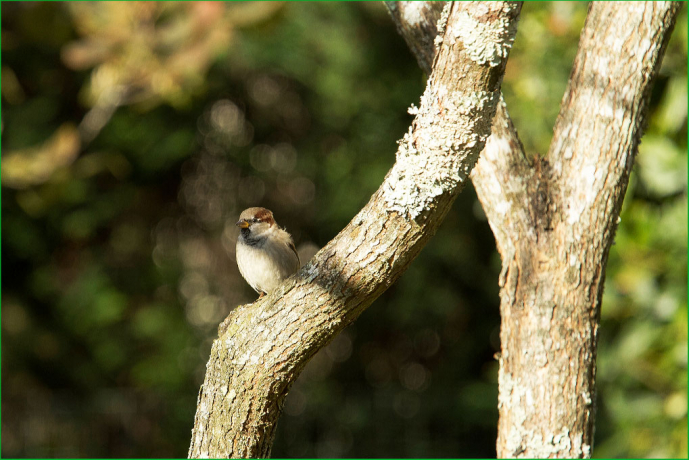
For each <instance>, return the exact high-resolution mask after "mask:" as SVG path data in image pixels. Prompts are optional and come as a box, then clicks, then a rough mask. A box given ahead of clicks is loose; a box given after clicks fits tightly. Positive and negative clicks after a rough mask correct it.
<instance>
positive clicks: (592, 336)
mask: <svg viewBox="0 0 689 460" xmlns="http://www.w3.org/2000/svg"><path fill="white" fill-rule="evenodd" d="M417 8H418V6H417ZM679 8H680V4H679V2H674V3H669V2H668V3H654V2H645V3H617V2H613V3H593V4H592V5H591V6H590V8H589V14H588V16H587V20H586V24H585V26H584V29H583V31H582V33H581V40H580V44H579V51H578V54H577V57H576V60H575V62H574V66H573V70H572V73H571V76H570V81H569V85H568V88H567V91H566V93H565V96H564V99H563V102H562V106H561V111H560V114H559V117H558V119H557V122H556V125H555V129H554V137H553V140H552V143H551V146H550V149H549V151H548V153H547V155H546V156H545V157H544V158H539V157H535V158H533V159H532V160H528V159H527V158H526V157H525V156H524V154H523V152H522V149H521V146H520V143H519V141H518V139H517V138H516V135H515V133H514V130H513V129H512V128H511V124H510V121H509V118H508V117H507V116H506V112H505V114H503V115H505V116H503V115H501V114H500V111H498V114H497V115H496V118H495V120H494V124H493V134H492V135H491V137H490V138H489V140H488V142H487V144H486V148H485V149H484V152H483V153H482V154H481V157H480V160H479V162H478V164H477V166H476V168H475V169H474V171H473V173H472V181H473V183H474V186H475V188H476V191H477V194H478V196H479V199H480V200H481V203H482V205H483V208H484V210H485V212H486V215H487V217H488V220H489V223H490V225H491V228H492V229H493V232H494V234H495V238H496V243H497V246H498V250H499V252H500V254H501V256H502V261H503V272H502V274H501V276H500V280H499V282H500V286H501V291H500V310H501V316H502V324H501V333H500V339H501V347H502V351H501V354H500V358H499V360H500V372H499V378H498V383H499V400H498V407H499V411H500V421H499V426H498V440H497V453H498V457H532V458H544V457H590V455H591V449H592V441H593V422H594V415H595V373H596V350H597V337H598V325H599V316H600V303H601V297H602V292H603V281H604V276H605V265H606V262H607V257H608V253H609V250H610V246H611V244H612V241H613V237H614V234H615V229H616V227H617V223H618V219H619V212H620V208H621V205H622V200H623V198H624V193H625V191H626V188H627V183H628V179H629V172H630V170H631V166H632V164H633V160H634V156H635V155H636V151H637V147H638V143H639V139H640V137H641V134H642V130H643V126H644V120H645V116H646V113H647V110H648V107H647V106H648V99H649V95H650V90H651V83H652V80H653V77H654V76H655V75H656V73H657V71H658V69H659V68H660V61H661V59H662V55H663V52H664V50H665V47H666V45H667V42H668V39H669V36H670V33H671V31H672V28H673V25H674V21H675V18H676V15H677V12H678V10H679ZM394 17H395V16H394V15H393V18H394ZM400 29H401V30H404V28H401V27H400ZM408 39H409V38H408Z"/></svg>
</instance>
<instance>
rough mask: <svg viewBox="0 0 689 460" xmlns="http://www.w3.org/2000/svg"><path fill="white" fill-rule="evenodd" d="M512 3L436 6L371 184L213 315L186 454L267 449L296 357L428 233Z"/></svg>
mask: <svg viewBox="0 0 689 460" xmlns="http://www.w3.org/2000/svg"><path fill="white" fill-rule="evenodd" d="M520 9H521V4H520V3H513V2H490V3H488V4H475V6H474V7H469V8H463V9H459V8H456V7H448V8H447V9H446V10H445V12H444V15H443V17H444V19H443V22H445V23H446V30H445V31H444V34H443V35H442V37H443V40H442V43H441V44H440V46H439V52H438V55H437V56H436V58H435V64H434V66H433V69H434V70H433V73H432V74H431V76H430V78H429V81H428V85H427V87H426V91H425V92H424V95H423V96H422V98H421V104H420V107H419V108H415V107H413V111H414V112H415V113H416V117H415V119H414V121H413V123H412V126H411V128H410V130H409V132H408V133H407V134H406V135H405V136H404V138H403V139H402V140H401V141H400V146H399V150H398V151H397V161H396V163H395V165H394V166H393V168H392V169H391V170H390V172H389V173H388V174H387V176H386V177H385V180H384V182H383V184H382V185H381V187H380V188H379V189H378V191H376V192H375V193H374V195H373V196H372V197H371V200H370V201H369V203H368V204H367V205H366V206H365V207H364V208H363V209H362V210H361V211H360V212H359V214H357V216H355V217H354V219H353V220H352V221H351V222H350V223H349V224H348V225H347V227H345V229H344V230H342V231H341V232H340V233H339V234H338V235H337V236H336V237H335V238H334V239H333V240H332V241H330V242H329V243H328V244H327V245H326V246H325V247H324V248H323V249H322V250H321V251H320V252H319V253H318V254H317V255H316V256H314V258H313V259H312V260H311V261H309V262H308V263H307V264H306V265H305V266H304V267H303V268H302V269H301V270H300V271H299V272H298V273H297V274H296V275H295V276H293V277H291V278H290V279H289V280H287V281H285V282H284V283H283V285H282V286H281V287H280V288H278V289H277V290H276V291H274V292H273V293H272V294H270V295H268V296H266V297H265V298H263V299H261V300H260V301H256V302H254V303H253V304H250V305H243V306H241V307H239V308H237V309H236V310H234V311H233V312H232V313H231V314H230V316H228V318H227V319H226V320H225V321H224V323H223V325H222V326H223V327H222V328H221V332H220V337H219V338H218V339H217V340H216V341H215V342H214V343H213V346H212V350H211V356H210V360H209V362H208V364H207V368H206V377H205V380H204V383H203V386H202V387H201V390H200V393H199V398H198V403H197V412H196V417H195V420H194V428H193V430H192V439H191V446H190V448H189V457H195V458H198V457H266V456H268V455H269V454H270V449H271V445H272V441H273V434H274V429H275V424H276V422H277V419H278V417H279V415H280V412H281V407H282V403H283V402H284V398H285V396H286V395H287V392H288V390H289V388H290V386H291V385H292V383H293V382H294V381H295V380H296V378H297V376H298V375H299V373H300V372H301V370H302V369H303V367H304V366H305V364H306V363H307V361H308V360H309V359H310V358H311V357H312V356H313V355H314V354H315V353H316V352H317V351H318V350H319V349H320V348H322V347H323V346H325V345H326V344H327V343H328V342H329V341H330V340H332V339H333V338H334V337H335V335H337V334H338V333H339V332H340V331H341V330H342V329H343V328H344V327H346V326H347V325H348V324H350V323H351V322H352V321H354V320H355V319H356V318H357V317H358V316H359V314H361V312H362V311H363V310H364V309H365V308H366V307H368V306H369V305H370V304H371V303H372V302H373V301H374V300H375V299H376V298H377V297H378V296H379V295H380V294H381V293H382V292H383V291H385V289H387V287H389V286H390V285H391V284H392V283H394V282H395V280H396V279H397V278H398V277H399V276H400V275H401V274H402V273H403V272H404V270H405V269H406V268H407V267H408V266H409V264H410V263H411V261H412V260H413V259H414V258H415V257H416V255H417V254H418V253H419V251H420V250H421V249H422V247H423V246H424V245H425V244H426V242H427V241H428V239H429V238H430V237H431V236H432V235H433V234H434V233H435V231H436V230H437V228H438V226H439V225H440V223H441V222H442V220H443V218H444V217H445V215H446V213H447V211H448V210H449V208H450V206H451V205H452V203H453V201H454V199H455V198H456V196H457V194H458V193H459V192H460V190H461V189H462V188H463V186H464V184H465V183H466V180H467V178H468V176H469V174H470V172H471V170H472V169H473V167H474V165H475V163H476V160H477V158H478V154H479V153H480V151H481V150H482V149H483V146H484V144H485V141H486V139H487V137H488V135H489V134H490V121H491V119H492V118H493V115H494V113H495V108H496V105H497V102H498V98H499V94H500V83H501V81H502V74H503V72H504V68H505V63H506V60H507V56H508V53H509V49H510V47H511V44H512V40H513V39H514V35H515V33H516V19H517V17H518V15H519V11H520ZM467 25H469V27H467ZM477 30H483V31H487V32H488V33H483V34H481V33H478V32H477Z"/></svg>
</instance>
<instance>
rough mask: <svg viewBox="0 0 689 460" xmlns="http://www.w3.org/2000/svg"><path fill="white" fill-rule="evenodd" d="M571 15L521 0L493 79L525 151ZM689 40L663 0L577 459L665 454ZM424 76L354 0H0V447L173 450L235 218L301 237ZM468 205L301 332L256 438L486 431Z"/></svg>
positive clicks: (344, 195) (279, 446)
mask: <svg viewBox="0 0 689 460" xmlns="http://www.w3.org/2000/svg"><path fill="white" fill-rule="evenodd" d="M585 14H586V5H585V4H584V3H577V4H572V3H554V4H527V5H525V7H524V10H523V12H522V18H521V22H520V32H519V34H518V37H517V42H516V44H515V48H514V50H513V52H512V54H511V57H510V62H509V64H508V68H507V72H506V75H505V83H504V92H505V96H506V99H507V102H508V107H509V110H510V113H511V115H512V117H513V119H514V121H515V124H516V125H517V128H518V130H519V132H520V134H521V136H522V140H523V141H524V144H525V146H526V149H527V151H529V152H538V153H545V151H546V150H547V147H548V142H549V139H550V135H551V132H552V126H553V122H554V120H555V117H556V115H557V111H558V108H559V107H558V106H559V102H560V99H561V97H562V93H563V91H564V88H565V85H566V81H567V77H568V75H569V70H570V66H571V62H572V59H573V57H574V54H575V52H576V45H577V42H578V34H579V30H580V27H581V25H582V24H583V21H584V18H585ZM686 43H687V21H686V10H685V12H684V13H683V14H682V17H681V18H680V20H679V21H678V25H677V27H676V29H675V33H674V36H673V39H672V41H671V43H670V47H669V49H668V52H667V53H666V57H665V61H664V64H663V69H662V71H661V75H660V77H659V79H658V81H657V82H656V87H655V91H654V93H653V98H652V109H651V113H650V115H651V118H650V120H649V124H648V131H647V134H646V136H645V137H644V140H643V141H642V144H641V148H640V152H639V156H638V157H637V165H636V167H635V170H634V174H633V175H632V179H631V183H630V188H629V191H628V193H627V197H626V199H625V205H624V209H623V213H622V223H621V225H620V229H619V231H618V235H617V238H616V245H615V246H614V247H613V249H612V251H611V256H610V261H609V266H608V275H607V282H606V289H605V298H604V303H603V310H602V323H601V329H600V351H599V370H598V383H599V389H600V393H599V398H598V407H599V410H598V421H597V429H596V436H597V438H596V445H595V450H594V455H596V456H600V457H608V456H611V457H627V456H631V457H637V456H661V457H683V456H686V455H687V422H686V416H687V394H686V389H687V377H686V375H687V374H686V371H687V369H686V365H687V302H686V298H687V257H686V254H687V156H686V149H687V144H686V138H687V128H686V126H687V103H686V101H687V96H686V87H687V73H686V68H687V46H686ZM424 83H425V78H424V76H423V75H422V74H421V71H420V70H419V69H418V66H417V65H416V63H415V61H414V60H413V58H412V57H411V55H410V54H409V52H408V51H407V49H406V46H405V44H404V42H403V40H402V39H401V38H400V37H398V36H397V33H396V31H395V30H394V26H393V25H392V22H391V21H390V19H389V18H388V16H387V13H386V12H385V11H384V9H383V7H382V5H380V4H378V3H366V4H359V3H328V4H321V3H292V4H285V5H273V4H269V3H245V4H241V3H240V4H220V3H217V4H216V3H192V4H177V3H165V4H139V3H118V4H107V3H94V4H88V3H72V4H63V3H30V4H20V3H9V4H8V3H3V5H2V123H3V125H2V185H3V188H2V268H3V278H2V287H3V288H2V455H3V456H5V457H26V456H33V457H36V456H37V457H41V456H46V457H54V456H61V457H84V456H87V457H129V456H135V457H171V456H172V457H179V456H184V455H185V454H186V449H187V447H188V444H189V436H190V432H191V427H192V423H193V416H194V412H195V404H196V395H197V392H198V389H199V385H200V384H201V382H202V379H203V373H204V371H205V363H206V360H207V358H208V352H209V349H210V343H211V341H212V340H213V339H214V338H215V336H216V332H215V329H216V327H217V325H218V323H220V321H222V319H223V318H224V316H225V315H226V314H227V312H228V311H229V310H230V309H231V308H232V307H234V306H235V305H238V304H240V303H245V302H248V301H252V300H253V299H254V298H255V294H254V293H253V291H252V290H251V289H250V288H249V287H248V286H247V285H246V283H244V281H243V280H241V279H240V278H239V275H238V271H237V268H236V264H235V263H234V259H233V250H234V249H233V248H234V241H235V238H236V229H235V227H234V226H233V224H234V222H235V221H236V219H237V216H238V215H239V213H240V212H241V210H243V209H244V208H246V207H249V206H254V205H261V206H266V207H268V208H270V209H272V210H273V211H274V213H275V216H276V219H277V220H278V222H279V223H280V224H281V225H283V226H285V227H287V229H288V230H289V231H290V232H291V233H292V234H293V236H294V237H295V241H296V243H297V247H298V248H299V249H300V252H301V253H302V260H303V261H306V260H308V257H310V254H313V253H314V251H315V250H316V248H318V247H320V246H322V245H324V244H325V243H326V242H327V241H328V240H329V239H330V238H331V237H332V236H334V235H335V234H336V233H337V232H338V231H339V230H340V229H341V228H342V227H343V226H344V225H345V224H346V223H347V222H348V221H349V219H351V217H353V216H354V214H355V213H356V212H357V211H358V210H359V209H360V207H361V206H362V205H363V204H364V203H366V201H367V200H368V199H369V197H370V195H371V193H372V192H373V191H374V190H375V189H376V188H377V187H378V185H379V184H380V182H381V181H382V178H383V176H384V175H385V173H386V172H387V170H388V169H389V168H390V166H391V165H392V163H393V161H394V152H395V149H396V144H395V141H396V140H397V139H399V138H401V136H402V135H403V133H404V132H405V131H406V129H407V126H408V124H409V122H410V121H411V116H409V115H408V114H407V113H406V109H407V107H409V106H410V105H411V104H412V103H415V104H417V105H418V99H419V96H420V94H421V92H422V91H423V87H424ZM101 125H102V129H101ZM77 126H78V128H77ZM482 216H483V214H482V211H481V208H480V205H479V204H478V203H477V201H476V198H475V194H474V193H473V190H471V187H467V189H466V190H465V191H464V193H462V195H461V196H460V198H459V199H458V200H457V202H456V204H455V206H454V208H453V211H452V212H451V213H450V214H449V215H448V217H447V220H446V221H445V223H444V224H443V226H442V227H441V229H440V231H439V232H438V234H437V235H436V236H435V237H434V238H433V240H432V241H431V242H430V243H429V245H428V246H427V247H426V248H425V249H424V251H423V252H422V253H421V255H420V256H419V258H418V259H417V260H416V261H415V262H414V263H413V264H412V265H411V267H410V268H409V270H408V272H407V273H406V274H405V275H404V276H403V277H402V278H401V279H400V280H399V281H398V282H397V283H396V284H395V285H394V286H392V287H391V288H390V289H389V290H388V291H387V292H386V293H385V294H384V295H383V296H382V297H381V298H380V299H379V300H378V301H376V303H375V304H374V305H373V306H372V307H371V308H370V309H369V310H368V311H367V312H366V313H364V314H363V316H362V317H361V318H360V319H359V320H358V321H357V322H356V323H355V324H354V325H353V326H351V327H350V328H348V329H347V330H346V331H345V332H344V333H343V334H342V335H340V336H339V337H338V338H337V339H336V340H335V341H334V342H333V343H332V344H331V345H329V346H328V347H327V348H326V349H325V350H323V351H322V352H321V353H319V354H318V355H317V356H316V357H314V359H313V360H312V362H311V363H310V364H309V365H308V366H307V368H306V370H305V371H304V373H303V374H302V376H301V377H300V379H299V380H298V382H297V383H296V384H295V386H294V387H293V389H292V391H291V393H290V395H289V397H288V399H287V402H286V406H285V413H284V415H283V418H282V420H281V422H280V423H279V425H278V434H277V437H276V441H275V446H274V449H273V455H274V456H276V457H311V456H324V457H337V456H348V457H361V456H369V457H379V456H386V457H406V456H421V457H457V456H462V457H464V456H467V457H468V456H471V457H489V456H494V455H495V437H496V424H497V408H496V405H497V382H496V380H497V379H496V377H497V375H496V374H497V362H496V361H495V360H494V359H493V354H494V353H495V352H496V351H498V349H499V342H498V331H499V324H500V323H499V322H500V318H499V314H498V287H497V279H498V273H499V271H500V261H499V257H498V255H497V253H496V252H495V248H494V241H493V237H492V234H491V231H490V229H489V227H488V225H487V224H486V222H485V219H484V218H483V217H482Z"/></svg>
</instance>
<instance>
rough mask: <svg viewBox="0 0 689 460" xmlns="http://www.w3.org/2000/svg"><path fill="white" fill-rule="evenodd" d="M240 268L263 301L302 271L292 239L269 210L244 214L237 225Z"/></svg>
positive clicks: (254, 210) (260, 209) (252, 209)
mask: <svg viewBox="0 0 689 460" xmlns="http://www.w3.org/2000/svg"><path fill="white" fill-rule="evenodd" d="M236 225H237V227H239V228H240V229H241V230H240V233H239V238H238V239H237V265H238V266H239V272H240V273H241V274H242V276H243V277H244V279H245V280H246V282H247V283H249V285H250V286H251V287H252V288H254V290H255V291H256V292H258V293H259V294H260V296H259V298H260V297H263V295H264V294H269V293H270V292H271V291H272V290H273V289H275V288H276V287H277V286H278V285H279V284H280V283H281V282H282V280H284V279H285V278H288V277H289V276H290V275H292V274H293V273H294V272H296V271H297V270H299V266H300V262H299V255H298V254H297V250H296V248H295V247H294V242H293V241H292V237H291V236H290V234H289V233H287V232H286V231H285V230H283V229H281V228H280V227H279V226H278V225H277V223H276V222H275V219H274V218H273V213H272V212H270V211H269V210H267V209H266V208H249V209H246V210H244V211H243V212H242V213H241V215H240V216H239V221H237V224H236Z"/></svg>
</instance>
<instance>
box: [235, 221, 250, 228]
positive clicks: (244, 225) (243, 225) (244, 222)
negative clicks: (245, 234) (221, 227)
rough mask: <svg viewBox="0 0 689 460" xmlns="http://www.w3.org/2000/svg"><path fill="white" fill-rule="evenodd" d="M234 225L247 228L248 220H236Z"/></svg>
mask: <svg viewBox="0 0 689 460" xmlns="http://www.w3.org/2000/svg"><path fill="white" fill-rule="evenodd" d="M235 225H236V226H237V227H239V228H249V222H247V221H246V220H244V219H242V220H240V221H237V223H236V224H235Z"/></svg>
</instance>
